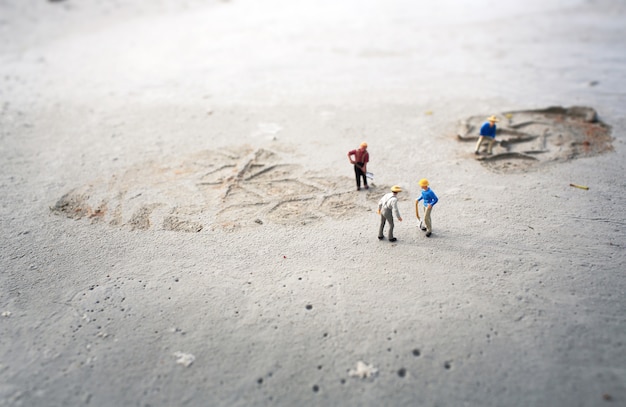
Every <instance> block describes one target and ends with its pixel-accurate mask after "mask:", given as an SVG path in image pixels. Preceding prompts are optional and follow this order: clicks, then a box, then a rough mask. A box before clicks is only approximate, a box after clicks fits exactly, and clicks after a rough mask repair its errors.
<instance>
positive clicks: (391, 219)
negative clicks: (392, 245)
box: [385, 209, 394, 242]
mask: <svg viewBox="0 0 626 407" xmlns="http://www.w3.org/2000/svg"><path fill="white" fill-rule="evenodd" d="M385 215H387V222H389V240H390V241H392V242H393V226H394V224H393V212H392V210H391V209H389V210H388V211H387V212H385Z"/></svg>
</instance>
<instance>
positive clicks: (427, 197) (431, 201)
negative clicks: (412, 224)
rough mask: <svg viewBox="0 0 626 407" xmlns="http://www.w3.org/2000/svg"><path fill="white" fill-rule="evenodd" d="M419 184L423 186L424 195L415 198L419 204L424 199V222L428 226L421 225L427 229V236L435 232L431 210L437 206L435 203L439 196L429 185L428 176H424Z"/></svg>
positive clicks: (423, 228)
mask: <svg viewBox="0 0 626 407" xmlns="http://www.w3.org/2000/svg"><path fill="white" fill-rule="evenodd" d="M419 184H420V187H421V188H422V196H420V197H419V198H417V199H416V200H415V204H417V203H418V202H419V201H421V200H424V209H425V211H424V212H425V213H424V224H425V225H426V227H424V226H421V229H422V230H425V231H426V237H430V235H431V234H432V233H433V226H432V222H431V219H430V212H431V211H432V210H433V206H435V204H436V203H437V202H438V201H439V198H437V195H435V192H434V191H433V190H432V189H430V187H429V186H428V180H427V179H426V178H422V179H421V180H420V182H419ZM416 210H417V208H416Z"/></svg>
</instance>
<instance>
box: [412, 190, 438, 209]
mask: <svg viewBox="0 0 626 407" xmlns="http://www.w3.org/2000/svg"><path fill="white" fill-rule="evenodd" d="M422 199H423V200H424V206H428V205H429V204H430V205H432V206H435V204H436V203H437V202H438V201H439V198H437V195H435V193H434V192H433V190H432V189H430V188H428V189H427V190H426V191H424V190H423V189H422V196H421V197H420V198H418V199H417V200H418V201H421V200H422Z"/></svg>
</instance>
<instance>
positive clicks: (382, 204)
mask: <svg viewBox="0 0 626 407" xmlns="http://www.w3.org/2000/svg"><path fill="white" fill-rule="evenodd" d="M398 192H402V188H400V187H399V186H398V185H394V186H392V187H391V192H389V193H387V194H385V195H384V196H383V197H382V198H380V201H378V212H377V213H378V214H379V215H380V228H379V229H378V240H383V239H384V238H385V235H384V234H383V230H384V229H385V222H389V241H390V242H395V241H396V240H398V239H396V238H395V237H393V212H395V213H396V217H397V218H398V220H399V221H400V222H402V216H400V212H399V211H398V197H397V196H396V195H398Z"/></svg>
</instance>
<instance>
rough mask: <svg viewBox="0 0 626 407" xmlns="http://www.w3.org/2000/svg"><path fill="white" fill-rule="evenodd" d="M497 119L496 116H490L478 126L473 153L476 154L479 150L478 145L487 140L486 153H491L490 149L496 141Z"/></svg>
mask: <svg viewBox="0 0 626 407" xmlns="http://www.w3.org/2000/svg"><path fill="white" fill-rule="evenodd" d="M497 121H498V119H497V118H496V116H491V117H489V118H487V121H486V122H485V123H483V125H482V127H481V128H480V135H479V136H478V142H477V143H476V150H474V154H478V153H479V152H480V151H479V150H480V146H481V145H482V144H483V142H485V141H486V142H487V154H489V155H491V150H492V149H493V145H494V144H495V143H496V128H497V127H496V122H497Z"/></svg>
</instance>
